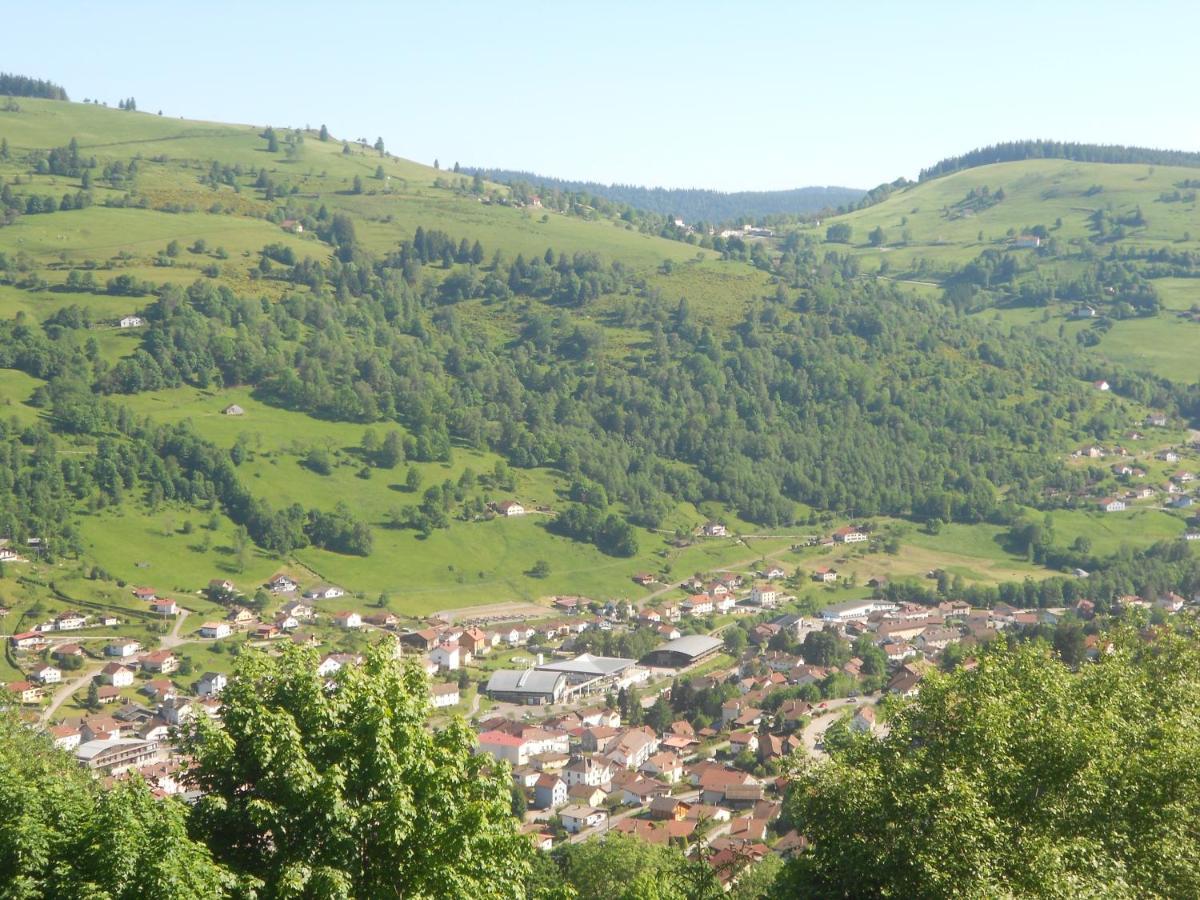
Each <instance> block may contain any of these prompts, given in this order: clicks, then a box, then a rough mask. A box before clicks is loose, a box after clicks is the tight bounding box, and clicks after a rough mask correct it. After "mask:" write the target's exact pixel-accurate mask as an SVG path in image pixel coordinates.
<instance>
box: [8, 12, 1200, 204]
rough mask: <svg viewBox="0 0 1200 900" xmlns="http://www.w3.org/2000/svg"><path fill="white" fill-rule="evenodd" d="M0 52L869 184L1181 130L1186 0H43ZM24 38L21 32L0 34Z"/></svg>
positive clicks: (58, 77) (735, 174)
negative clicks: (983, 160) (949, 162)
mask: <svg viewBox="0 0 1200 900" xmlns="http://www.w3.org/2000/svg"><path fill="white" fill-rule="evenodd" d="M47 15H48V14H47V12H46V10H45V9H43V8H41V7H38V6H37V5H36V4H19V5H13V6H12V7H11V8H9V9H7V10H6V11H5V15H4V34H5V41H4V45H5V46H4V55H3V59H2V60H0V69H4V70H10V71H15V72H20V73H22V74H28V75H35V76H40V77H45V78H50V79H52V80H54V81H57V82H59V83H61V84H62V85H63V86H64V87H66V88H67V90H68V91H69V92H70V94H71V97H72V99H83V98H84V97H99V98H101V99H102V100H107V101H108V103H109V104H110V105H116V103H117V101H118V100H119V99H120V98H122V97H127V96H130V95H132V96H134V97H136V98H137V102H138V108H139V109H143V110H155V111H156V110H158V109H162V110H163V112H164V113H165V114H166V115H177V116H178V115H182V116H187V117H189V118H203V119H217V120H223V121H235V122H251V123H262V124H266V123H270V124H273V125H290V126H296V125H305V124H309V125H312V126H314V127H315V126H317V125H319V124H321V123H322V122H324V123H326V124H327V125H328V126H329V128H330V130H331V131H332V132H333V133H334V134H335V135H338V136H348V137H360V136H361V137H367V138H369V139H371V140H372V141H373V140H374V139H375V137H376V136H379V135H382V136H383V138H384V140H385V141H386V143H387V146H388V149H389V150H391V151H392V152H394V153H397V154H399V155H402V156H407V157H410V158H413V159H418V160H421V161H424V162H431V161H432V160H433V159H434V158H435V157H436V158H439V159H440V160H441V162H442V163H443V164H444V165H450V164H452V163H453V162H454V161H456V160H457V161H459V162H461V163H462V164H464V165H487V166H497V167H503V168H519V169H527V170H531V171H536V172H539V173H542V174H546V175H558V176H561V177H566V178H578V179H589V180H595V181H604V182H609V181H618V182H628V183H637V184H650V185H664V186H672V187H712V188H719V189H723V190H742V189H769V188H784V187H796V186H801V185H808V184H843V185H850V186H855V187H871V186H874V185H876V184H878V183H880V182H882V181H890V180H891V179H893V178H895V177H896V176H898V175H908V176H913V175H915V174H916V172H917V170H918V169H920V168H921V167H922V166H924V165H928V164H930V163H933V162H936V161H937V160H938V159H941V158H942V157H945V156H949V155H953V154H956V153H960V152H963V151H966V150H970V149H972V148H974V147H977V146H980V145H984V144H989V143H994V142H997V141H1002V140H1010V139H1016V138H1027V137H1053V138H1057V139H1061V140H1080V141H1094V142H1105V143H1126V144H1140V145H1147V146H1155V147H1172V148H1178V149H1188V150H1196V149H1198V148H1200V116H1197V114H1196V106H1195V97H1196V95H1195V90H1196V87H1197V84H1198V83H1200V78H1198V76H1200V62H1198V55H1197V49H1196V43H1197V37H1196V36H1197V33H1198V28H1197V26H1200V3H1198V2H1196V0H1191V2H1187V0H1182V2H1174V3H1171V2H1139V3H1136V4H1131V3H1120V4H1118V3H1115V2H1106V0H1092V2H1088V3H1082V2H1080V3H1077V2H1057V0H1050V2H1047V0H1041V2H1014V0H1007V2H989V3H986V4H984V3H970V2H964V0H958V2H922V0H909V2H898V0H897V2H886V3H885V2H869V0H859V2H836V0H826V2H822V3H810V2H792V3H784V2H779V3H773V2H758V3H738V2H729V0H725V2H722V3H705V2H688V3H683V2H679V3H675V2H671V3H667V2H655V0H641V2H621V0H606V2H596V3H584V2H573V0H563V2H558V3H523V2H508V3H505V2H502V0H492V2H486V3H485V2H480V3H475V2H459V3H437V2H425V3H421V4H410V3H376V4H370V3H364V2H353V0H339V2H336V3H316V2H282V3H271V4H266V3H252V2H245V0H243V2H241V3H237V2H204V0H200V2H192V3H187V4H176V3H162V2H155V3H112V4H107V3H106V4H101V5H95V4H91V3H87V4H84V3H81V2H71V0H68V2H65V3H59V4H56V5H55V6H54V12H53V14H52V18H53V28H51V29H49V30H47V28H46V25H47ZM23 35H24V36H25V37H22V36H23Z"/></svg>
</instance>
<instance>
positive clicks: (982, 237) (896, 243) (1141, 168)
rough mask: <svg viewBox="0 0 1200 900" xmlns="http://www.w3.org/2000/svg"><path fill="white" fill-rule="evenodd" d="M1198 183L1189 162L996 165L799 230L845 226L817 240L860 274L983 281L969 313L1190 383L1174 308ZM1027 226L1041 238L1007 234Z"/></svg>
mask: <svg viewBox="0 0 1200 900" xmlns="http://www.w3.org/2000/svg"><path fill="white" fill-rule="evenodd" d="M1197 186H1200V170H1197V169H1195V168H1190V167H1181V166H1165V165H1134V164H1115V163H1085V162H1075V161H1070V160H1059V159H1040V160H1025V161H1019V162H1006V163H998V164H993V165H983V166H978V167H975V168H969V169H963V170H960V171H957V172H954V173H952V174H949V175H944V176H941V177H938V178H932V179H929V180H926V181H923V182H921V183H919V184H914V185H912V186H910V187H907V188H905V189H902V190H899V191H896V192H895V193H893V194H891V195H890V196H889V197H887V199H886V200H884V201H883V202H881V203H878V204H876V205H874V206H870V207H867V208H865V209H861V210H857V211H855V212H852V213H848V214H846V215H843V216H838V217H835V218H833V219H829V220H826V221H825V222H822V223H821V224H820V225H819V226H818V225H813V226H810V227H809V228H807V229H806V230H805V231H803V232H802V234H805V235H807V236H809V237H811V238H812V239H814V240H821V241H825V240H826V239H827V236H828V229H829V228H830V227H831V226H838V225H846V226H849V227H850V228H851V234H850V239H849V243H844V242H842V241H836V242H831V243H830V246H834V247H837V248H839V249H842V248H844V249H845V250H846V251H847V252H849V253H850V254H852V255H853V257H854V258H856V259H857V260H859V261H860V264H861V267H862V271H864V272H874V273H877V274H882V275H885V276H887V277H890V278H894V279H897V280H901V281H906V280H907V281H913V282H920V283H921V284H919V285H916V287H921V288H928V287H933V288H937V287H947V288H954V289H955V290H957V291H958V293H959V294H960V295H961V294H962V293H963V292H964V291H965V290H967V289H982V293H981V295H980V296H979V297H978V298H976V299H975V300H972V301H966V302H965V305H966V306H967V307H968V308H973V309H980V308H986V309H988V310H991V309H1000V310H1001V311H1002V313H1003V321H1005V322H1007V323H1010V324H1021V325H1031V326H1033V327H1035V328H1037V329H1038V330H1040V331H1041V332H1043V333H1047V334H1062V335H1065V336H1067V337H1069V338H1076V336H1079V335H1082V336H1080V337H1078V338H1077V340H1078V341H1079V342H1080V343H1081V344H1083V345H1084V346H1087V347H1090V348H1093V351H1094V355H1095V356H1097V357H1098V358H1102V359H1106V360H1110V361H1112V362H1113V363H1117V364H1121V365H1124V366H1128V367H1130V368H1133V369H1140V370H1143V371H1148V372H1152V373H1154V374H1155V375H1159V376H1161V377H1164V378H1169V379H1172V380H1177V381H1181V382H1186V383H1192V382H1195V381H1197V380H1200V369H1198V368H1197V367H1196V363H1195V354H1194V353H1193V352H1192V347H1193V345H1194V340H1195V338H1196V337H1197V336H1198V335H1200V332H1195V333H1194V332H1193V329H1195V328H1196V327H1197V326H1195V325H1194V324H1193V323H1191V322H1190V321H1187V320H1186V319H1185V316H1186V314H1187V313H1188V312H1189V311H1190V310H1191V309H1192V307H1193V305H1195V304H1200V280H1197V278H1196V276H1197V275H1200V208H1198V207H1197V202H1196V198H1197ZM1032 233H1036V234H1038V235H1039V236H1040V241H1041V246H1039V247H1027V246H1019V245H1018V243H1016V242H1017V240H1018V239H1019V238H1020V237H1021V236H1023V235H1029V234H1032ZM872 235H874V238H873V237H872ZM1006 266H1007V267H1008V268H1009V269H1011V271H1003V267H1006ZM981 268H982V269H986V270H987V272H986V274H987V275H988V276H989V278H990V280H989V281H988V282H987V283H984V281H983V280H982V279H981V278H980V277H978V275H979V270H980V269H981ZM997 273H998V274H999V276H1000V277H995V276H996V274H997ZM956 285H957V287H955V286H956ZM1023 289H1024V293H1023ZM1130 298H1132V299H1130ZM1123 300H1129V302H1130V306H1128V307H1127V306H1123V305H1122V301H1123ZM1079 304H1089V305H1091V306H1092V307H1093V308H1094V309H1095V311H1096V313H1097V315H1096V317H1095V319H1094V320H1093V319H1090V318H1089V319H1088V320H1079V319H1075V318H1073V317H1072V315H1071V313H1072V312H1073V311H1074V310H1075V308H1076V307H1077V306H1078V305H1079ZM1131 307H1132V308H1131ZM1180 314H1184V316H1181V315H1180ZM1181 319H1184V320H1182V321H1181ZM1098 365H1100V363H1098Z"/></svg>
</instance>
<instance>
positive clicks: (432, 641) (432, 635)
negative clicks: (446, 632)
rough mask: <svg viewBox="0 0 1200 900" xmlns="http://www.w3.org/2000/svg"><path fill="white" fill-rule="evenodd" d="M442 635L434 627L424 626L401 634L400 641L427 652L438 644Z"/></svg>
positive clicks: (407, 645)
mask: <svg viewBox="0 0 1200 900" xmlns="http://www.w3.org/2000/svg"><path fill="white" fill-rule="evenodd" d="M439 637H440V635H439V634H438V632H437V630H436V629H434V628H423V629H421V630H420V631H410V632H407V633H406V634H402V635H400V643H401V644H403V645H404V646H406V647H412V648H413V649H414V650H418V651H421V652H426V651H429V650H432V649H433V648H434V647H436V646H437V642H438V638H439Z"/></svg>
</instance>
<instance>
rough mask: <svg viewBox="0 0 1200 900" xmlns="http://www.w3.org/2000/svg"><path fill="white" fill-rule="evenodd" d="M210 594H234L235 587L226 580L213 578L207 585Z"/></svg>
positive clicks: (235, 591)
mask: <svg viewBox="0 0 1200 900" xmlns="http://www.w3.org/2000/svg"><path fill="white" fill-rule="evenodd" d="M208 592H209V593H210V594H236V593H237V586H236V585H234V583H233V582H232V581H230V580H229V579H228V578H214V579H212V580H211V581H210V582H209V583H208Z"/></svg>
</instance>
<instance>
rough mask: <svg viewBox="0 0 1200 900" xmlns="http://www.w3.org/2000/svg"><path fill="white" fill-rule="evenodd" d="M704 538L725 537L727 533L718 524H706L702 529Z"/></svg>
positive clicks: (722, 526) (723, 527)
mask: <svg viewBox="0 0 1200 900" xmlns="http://www.w3.org/2000/svg"><path fill="white" fill-rule="evenodd" d="M702 531H703V532H704V535H705V537H726V536H728V534H729V531H728V530H727V529H726V528H725V526H724V525H722V524H721V523H720V522H706V523H704V528H703V529H702Z"/></svg>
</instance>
